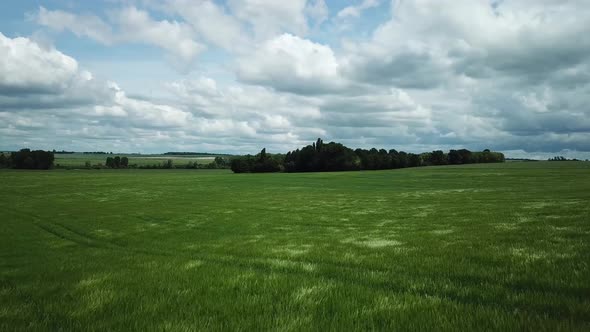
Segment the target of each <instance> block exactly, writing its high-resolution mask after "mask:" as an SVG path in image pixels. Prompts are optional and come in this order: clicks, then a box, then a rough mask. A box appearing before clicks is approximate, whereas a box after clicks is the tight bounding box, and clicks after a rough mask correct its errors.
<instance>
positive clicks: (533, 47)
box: [0, 0, 590, 155]
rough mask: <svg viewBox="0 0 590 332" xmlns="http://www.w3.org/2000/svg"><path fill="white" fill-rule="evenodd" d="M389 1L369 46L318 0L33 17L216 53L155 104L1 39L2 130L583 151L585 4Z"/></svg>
mask: <svg viewBox="0 0 590 332" xmlns="http://www.w3.org/2000/svg"><path fill="white" fill-rule="evenodd" d="M144 3H145V2H135V4H136V5H138V6H139V4H144ZM391 4H392V6H391V13H390V18H389V19H387V20H386V21H384V22H381V23H380V24H379V26H378V27H377V28H376V29H375V30H374V31H372V33H371V34H370V36H369V37H366V36H364V35H363V34H362V33H352V34H351V35H350V36H343V37H345V38H344V39H343V41H339V38H338V37H339V36H336V35H333V34H332V33H333V30H331V29H333V28H334V26H333V25H331V23H330V24H322V22H324V21H325V20H326V18H327V17H328V16H329V13H328V8H327V6H326V5H325V1H323V0H315V1H311V2H310V1H307V2H306V1H299V0H298V1H292V2H279V1H268V0H243V1H239V0H233V1H230V2H229V3H227V4H222V3H219V2H214V1H210V0H199V1H195V2H193V1H188V0H169V1H168V2H166V3H165V4H164V5H162V4H161V3H159V2H158V4H157V5H153V6H152V7H149V8H150V10H151V11H150V12H147V11H144V10H143V9H138V8H141V7H124V8H123V9H122V10H120V11H108V10H107V11H105V13H106V15H105V16H104V17H102V18H101V17H99V16H96V15H83V14H78V13H73V12H72V13H68V12H63V11H50V10H45V9H43V8H41V9H40V11H39V15H38V20H39V23H40V24H41V25H44V26H49V27H52V28H53V29H55V30H58V31H64V30H68V31H72V32H73V33H74V34H77V35H79V36H83V37H88V38H91V39H94V40H97V41H98V42H100V43H103V44H105V45H112V44H117V43H143V44H149V45H154V46H157V47H160V48H162V49H164V50H166V52H167V53H169V54H170V55H172V56H173V57H175V58H178V60H179V62H183V63H186V62H191V61H192V59H194V58H195V56H196V55H197V54H199V52H201V51H202V50H203V49H204V46H203V45H201V44H200V43H199V42H198V41H197V37H198V38H201V40H202V41H203V42H207V43H208V46H209V49H211V50H216V48H221V49H223V51H222V52H219V53H213V52H212V53H211V55H212V56H211V57H208V58H207V59H206V61H207V62H206V63H205V65H207V66H209V65H211V67H206V68H199V74H198V75H191V76H187V77H184V79H181V78H179V79H174V78H170V76H167V78H166V80H171V81H172V82H168V83H167V84H166V85H165V87H164V88H163V89H162V91H161V92H160V93H158V100H155V99H153V97H150V98H146V97H138V96H136V95H133V94H131V93H129V94H127V93H125V92H123V91H122V89H120V88H118V87H117V86H115V85H109V84H107V83H106V82H104V81H101V80H100V79H96V78H94V77H93V76H92V75H90V74H89V73H88V72H85V71H84V70H82V69H80V68H79V65H78V63H77V61H76V60H74V59H73V58H71V57H69V56H67V55H64V54H62V53H60V52H59V51H57V50H55V49H53V48H51V47H41V46H39V44H38V43H35V42H33V41H31V40H30V39H28V38H14V39H12V38H7V37H5V36H3V35H0V55H1V56H2V57H0V119H1V120H2V121H0V135H2V138H3V141H5V142H25V141H27V142H33V143H35V142H37V143H38V144H42V143H43V140H42V139H38V140H37V138H38V137H44V138H45V140H46V141H51V142H55V144H65V146H68V145H67V144H69V143H67V142H70V143H71V141H80V142H83V143H84V144H91V143H90V142H95V141H97V140H99V139H100V140H101V141H100V142H106V143H101V144H107V145H108V144H111V145H110V146H115V147H117V148H118V149H122V148H123V147H125V146H128V147H130V148H133V147H135V148H137V149H140V148H141V149H144V150H152V151H154V150H156V151H162V150H166V149H182V148H183V147H188V148H187V149H190V150H195V149H198V148H195V147H194V146H193V145H196V146H199V147H203V148H207V149H213V148H214V149H222V150H223V151H241V152H256V151H257V150H260V148H261V147H263V146H266V147H268V148H269V150H270V151H272V150H274V151H286V150H288V149H292V148H296V147H298V146H300V145H302V144H305V143H308V141H311V140H314V139H315V138H317V137H319V136H321V137H323V138H325V139H326V140H332V139H334V140H339V141H342V142H343V143H345V144H349V145H351V146H353V147H357V146H364V147H367V146H376V147H378V148H380V147H383V148H396V149H404V150H410V151H414V152H419V151H424V150H429V149H448V148H460V147H467V148H470V149H483V148H492V149H503V150H510V151H517V150H526V151H545V152H547V151H562V150H564V149H570V150H577V151H590V145H588V144H589V143H588V142H590V110H588V107H587V105H588V96H589V95H590V83H589V82H590V30H589V29H588V25H587V24H586V22H587V21H590V7H588V6H585V2H584V1H581V0H575V1H569V2H561V1H554V0H541V1H536V2H530V1H525V0H505V1H501V2H489V1H487V0H453V1H440V0H415V1H392V2H391ZM376 5H378V1H360V0H359V1H357V2H355V3H354V5H352V6H349V7H347V8H345V9H343V10H342V11H340V12H339V13H338V14H336V15H335V16H336V19H337V20H344V19H347V18H355V17H357V18H358V19H355V20H348V21H347V22H348V23H350V24H362V25H363V26H364V25H367V23H368V21H366V20H369V19H374V17H371V18H369V17H368V15H362V11H363V10H366V9H368V8H371V7H374V6H376ZM156 11H157V12H158V13H156ZM154 17H158V19H154ZM363 20H365V21H363ZM343 22H344V21H343ZM332 23H333V22H332ZM371 23H372V22H371ZM308 25H309V26H315V27H314V28H313V29H310V27H309V26H308ZM351 31H354V30H349V32H351ZM346 37H349V39H347V38H346ZM218 54H222V56H221V57H218V56H217V55H218ZM82 63H85V62H82ZM213 68H214V69H213ZM146 70H148V71H149V68H147V69H146ZM99 74H100V73H99ZM156 76H157V75H154V77H156ZM146 77H149V76H148V75H146ZM235 79H237V82H235ZM153 84H156V83H153ZM152 87H153V85H152ZM135 92H136V93H137V92H138V91H135ZM139 92H141V90H139ZM150 95H151V94H150ZM44 125H45V128H44ZM50 133H51V134H50ZM44 135H45V136H44ZM52 135H53V136H52ZM48 137H53V138H51V139H48ZM11 144H14V145H11V146H15V145H17V143H11ZM80 144H82V143H80ZM52 148H53V146H52ZM99 149H102V148H99ZM545 152H543V153H545ZM539 155H543V154H542V153H540V154H539Z"/></svg>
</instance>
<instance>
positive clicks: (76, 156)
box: [55, 153, 215, 167]
mask: <svg viewBox="0 0 590 332" xmlns="http://www.w3.org/2000/svg"><path fill="white" fill-rule="evenodd" d="M115 156H120V157H127V158H129V165H133V164H136V165H138V166H145V165H157V164H164V163H165V162H166V161H168V159H171V160H172V162H173V164H174V165H186V164H188V163H189V162H193V163H194V162H197V163H199V164H209V163H211V162H212V161H213V159H215V156H211V155H186V156H185V155H182V156H179V155H136V154H112V155H111V154H83V153H73V154H56V155H55V165H59V166H73V167H76V166H80V167H83V166H84V165H85V164H86V162H87V161H88V162H90V163H91V164H92V165H98V164H102V165H104V164H105V162H106V159H107V157H115Z"/></svg>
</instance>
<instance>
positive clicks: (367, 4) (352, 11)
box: [336, 0, 381, 18]
mask: <svg viewBox="0 0 590 332" xmlns="http://www.w3.org/2000/svg"><path fill="white" fill-rule="evenodd" d="M380 3H381V1H380V0H363V1H362V2H361V3H360V4H358V5H356V6H348V7H344V8H343V9H342V10H340V11H339V12H338V14H337V15H336V16H337V17H339V18H347V17H359V16H360V15H361V13H362V12H363V11H364V10H366V9H369V8H373V7H377V6H379V5H380Z"/></svg>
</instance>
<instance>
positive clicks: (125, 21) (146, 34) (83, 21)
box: [35, 7, 205, 69]
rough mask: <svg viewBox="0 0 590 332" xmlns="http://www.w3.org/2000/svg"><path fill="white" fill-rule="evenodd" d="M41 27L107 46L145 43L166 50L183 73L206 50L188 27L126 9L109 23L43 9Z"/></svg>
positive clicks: (39, 18) (111, 16)
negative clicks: (87, 38)
mask: <svg viewBox="0 0 590 332" xmlns="http://www.w3.org/2000/svg"><path fill="white" fill-rule="evenodd" d="M35 18H36V21H37V23H38V24H40V25H43V26H47V27H49V28H52V29H54V30H57V31H64V30H69V31H71V32H72V33H74V34H75V35H77V36H85V37H89V38H91V39H93V40H96V41H97V42H100V43H102V44H105V45H112V44H118V43H128V42H135V43H143V44H147V45H153V46H157V47H160V48H162V49H164V50H166V51H167V52H168V53H169V54H170V55H171V56H172V57H173V58H174V60H175V62H176V63H178V64H179V65H180V66H181V68H182V69H184V68H187V67H188V66H189V65H190V64H191V62H192V61H193V60H194V59H195V57H196V56H197V55H198V54H199V53H201V52H202V51H203V50H204V49H205V46H204V45H202V44H200V43H199V42H197V41H196V40H195V38H194V32H193V30H192V28H191V27H190V26H189V25H187V24H186V23H182V22H176V21H167V20H161V21H156V20H154V19H152V18H151V17H150V14H149V13H148V12H146V11H143V10H139V9H137V8H135V7H126V8H123V9H120V10H114V11H111V12H110V13H109V15H108V18H109V22H108V23H107V22H105V21H104V20H103V19H101V18H100V17H98V16H96V15H78V14H72V13H68V12H65V11H61V10H47V9H45V8H43V7H40V9H39V12H38V14H37V15H36V17H35Z"/></svg>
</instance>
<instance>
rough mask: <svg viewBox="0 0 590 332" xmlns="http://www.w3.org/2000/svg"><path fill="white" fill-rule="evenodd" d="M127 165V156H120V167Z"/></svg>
mask: <svg viewBox="0 0 590 332" xmlns="http://www.w3.org/2000/svg"><path fill="white" fill-rule="evenodd" d="M128 166H129V158H127V157H123V158H121V167H124V168H127V167H128Z"/></svg>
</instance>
